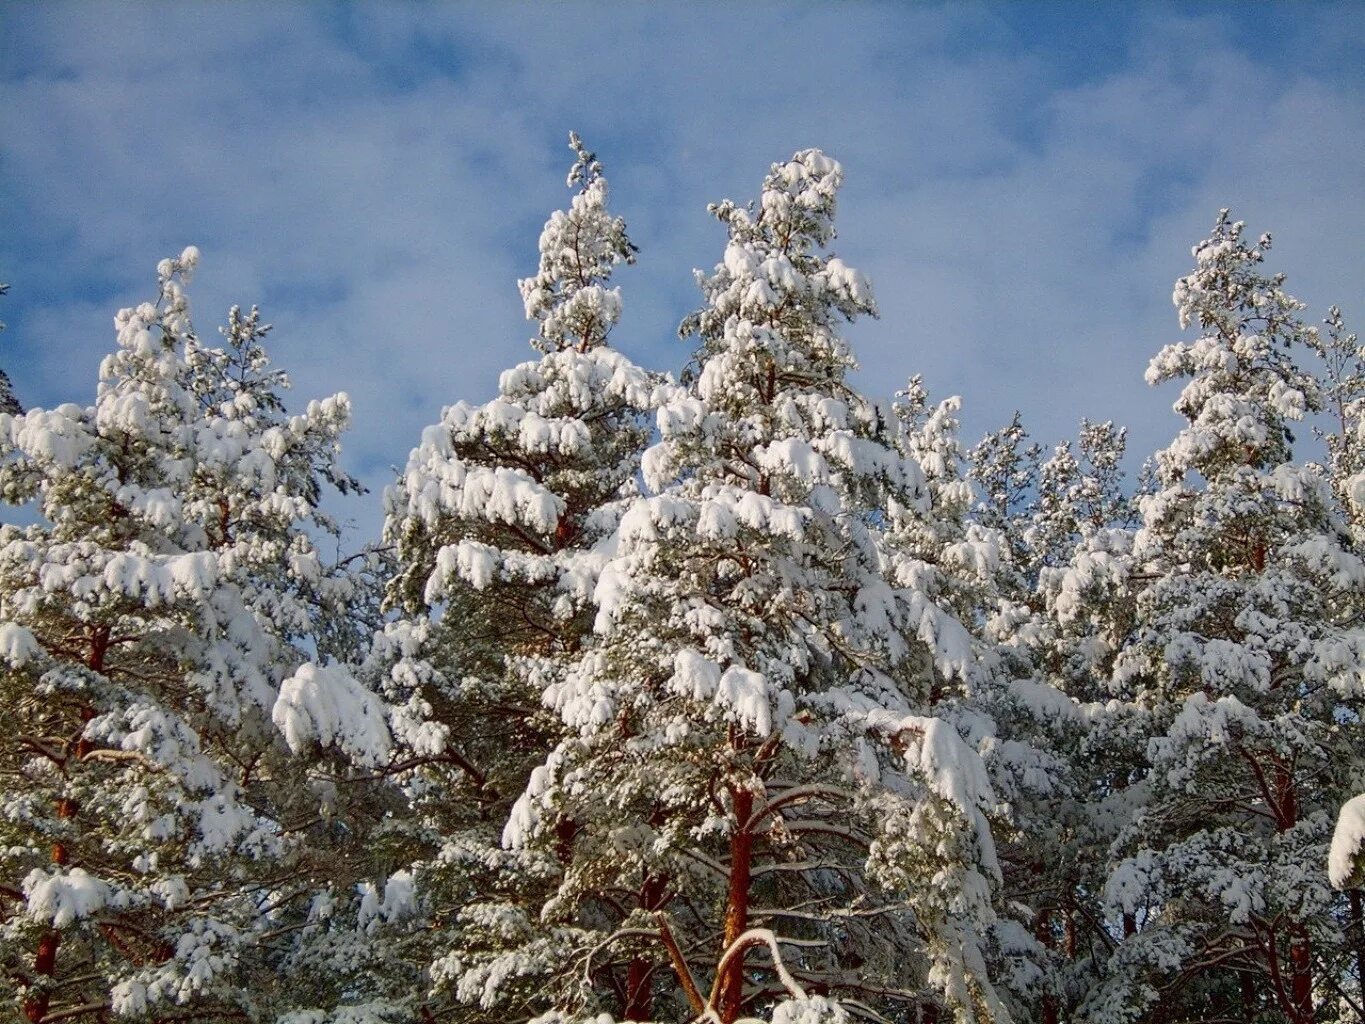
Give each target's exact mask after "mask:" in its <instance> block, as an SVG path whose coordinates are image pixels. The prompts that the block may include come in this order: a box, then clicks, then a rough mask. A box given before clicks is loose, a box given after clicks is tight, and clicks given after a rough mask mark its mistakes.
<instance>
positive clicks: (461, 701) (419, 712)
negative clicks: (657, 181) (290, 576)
mask: <svg viewBox="0 0 1365 1024" xmlns="http://www.w3.org/2000/svg"><path fill="white" fill-rule="evenodd" d="M570 145H571V147H572V149H573V151H574V154H575V157H576V159H575V162H574V164H573V167H572V169H571V170H570V173H569V176H568V185H569V186H570V187H575V186H577V192H576V194H575V195H574V197H573V201H572V204H571V206H570V208H569V209H568V210H566V211H559V212H556V213H555V214H553V215H552V216H551V217H550V219H549V221H548V222H547V223H546V225H545V228H544V231H543V233H542V235H541V238H540V265H539V268H538V271H537V273H536V274H535V275H534V276H533V277H530V278H527V279H525V280H523V281H521V282H520V288H521V293H522V297H523V299H524V301H525V309H526V316H527V319H529V320H531V321H533V322H535V323H536V324H537V327H538V331H537V336H536V337H535V338H534V339H533V340H532V342H531V344H532V346H533V347H534V348H535V349H537V350H538V351H539V352H540V353H541V355H540V358H539V359H537V360H535V361H533V362H527V363H522V364H520V365H518V366H516V367H513V368H512V369H510V370H508V371H506V372H505V373H503V375H502V377H501V380H500V382H499V389H498V395H497V397H495V398H494V399H493V400H492V401H490V402H487V403H485V404H483V405H477V406H475V405H470V404H468V403H465V402H460V403H457V404H455V405H453V406H451V407H449V408H448V409H446V410H445V411H444V413H443V414H442V418H441V422H440V423H439V424H437V425H435V426H433V427H430V428H428V429H427V430H426V431H425V432H424V434H423V438H422V443H421V444H420V445H419V446H418V447H417V448H415V449H414V450H413V452H412V454H411V455H410V457H409V459H408V463H407V467H406V469H405V470H404V472H403V474H402V476H401V477H400V479H399V481H398V483H397V485H396V486H395V487H394V488H393V489H392V491H391V492H390V494H389V495H388V496H387V499H386V500H387V508H388V516H387V519H386V524H385V539H386V542H387V543H388V544H389V545H391V546H392V547H393V549H394V554H395V557H396V561H397V571H396V573H395V575H394V577H393V579H392V581H391V583H390V586H389V593H388V598H387V604H388V606H389V607H390V608H391V609H392V610H393V611H394V613H395V616H396V617H395V618H394V619H393V621H391V622H390V623H389V624H388V625H387V626H385V628H384V629H383V631H382V633H381V634H380V635H379V636H378V637H377V638H376V640H375V643H374V646H373V650H372V651H371V653H370V656H369V658H368V660H367V662H366V664H364V665H363V666H361V667H360V668H359V670H358V675H359V677H360V679H361V680H363V681H364V683H365V685H366V686H368V687H369V688H370V689H372V690H373V691H374V692H376V693H377V694H380V695H382V697H383V699H384V700H385V701H386V702H387V703H388V704H389V705H390V707H391V709H393V710H392V711H391V712H390V722H389V723H388V726H386V728H385V731H384V732H383V733H382V734H381V735H380V736H379V737H377V742H376V743H375V744H369V745H367V744H366V743H365V742H364V737H363V736H355V737H352V736H350V735H349V734H347V733H346V729H347V724H346V723H347V722H348V721H351V722H354V721H357V720H362V719H363V718H364V715H363V714H362V715H355V714H351V715H347V714H345V713H343V714H341V715H340V716H338V721H339V723H340V727H339V728H338V729H337V730H335V731H334V732H333V733H332V734H330V735H323V733H324V732H325V730H324V729H321V728H317V729H315V728H313V727H312V725H313V723H314V721H315V720H326V721H330V719H328V717H327V716H326V715H325V714H321V713H319V714H316V715H315V714H313V713H312V712H311V711H310V710H309V705H308V700H306V699H305V697H306V695H304V694H300V695H299V696H300V700H299V704H298V706H297V707H295V708H292V709H290V710H289V711H288V712H287V713H286V712H285V710H284V709H282V715H281V717H282V718H288V717H289V716H290V715H292V716H293V721H294V722H296V723H297V724H298V725H299V733H298V735H297V736H296V743H297V744H298V745H301V746H303V745H307V744H308V743H309V742H311V741H314V740H318V739H321V740H323V741H324V742H329V741H330V742H333V743H336V744H338V745H342V746H346V745H349V746H350V747H351V754H352V756H355V757H359V759H360V760H368V761H369V762H371V764H374V765H377V766H378V767H379V769H380V772H381V773H382V774H384V775H385V776H388V777H390V778H391V779H393V780H394V782H395V783H396V784H398V785H399V786H401V787H402V789H403V791H404V792H405V793H406V794H407V801H408V802H409V804H410V807H411V811H410V812H409V813H408V814H407V815H406V816H404V817H403V818H401V819H399V820H395V821H390V822H389V823H388V824H387V825H384V826H382V827H381V828H380V829H379V830H378V831H377V832H376V833H374V835H373V837H372V840H371V842H372V843H373V844H374V845H375V846H376V848H382V849H384V850H385V851H386V853H385V856H384V858H382V859H383V860H385V861H387V862H390V863H391V866H393V865H398V864H402V865H405V866H404V867H402V868H401V869H399V871H400V872H401V874H395V875H391V876H390V878H389V879H388V880H387V881H386V880H385V879H383V878H376V879H374V880H373V882H372V883H371V884H372V885H373V886H374V887H375V892H376V893H377V892H378V891H380V889H382V888H384V887H386V886H387V885H388V884H389V883H390V882H391V881H392V878H393V877H399V878H400V879H401V880H402V881H401V884H403V885H406V884H407V882H406V880H407V879H409V878H410V879H411V881H412V885H413V887H414V890H415V898H416V899H417V900H418V901H419V902H420V904H421V908H420V909H421V913H420V914H419V915H417V916H416V917H412V918H408V919H401V918H400V919H399V920H396V921H395V922H394V926H393V927H387V928H386V927H376V924H383V923H384V922H377V921H376V919H375V916H374V915H373V914H371V915H369V916H368V917H366V916H365V915H358V914H357V913H356V909H357V908H354V907H353V908H352V910H351V913H350V916H346V915H343V914H341V913H337V914H335V919H334V920H333V922H332V924H331V928H332V931H333V934H332V935H331V936H330V937H328V936H321V937H320V938H319V940H318V941H317V942H315V943H314V950H313V952H312V953H311V954H310V955H311V956H312V957H313V958H314V962H319V963H321V962H323V961H324V960H325V959H326V958H327V957H328V956H331V957H332V959H333V964H334V965H335V964H336V963H341V964H342V965H343V969H347V968H349V967H350V964H351V960H348V959H347V958H351V957H354V958H358V959H364V960H366V961H367V962H368V963H370V964H372V965H374V966H373V968H372V969H373V972H374V974H375V979H374V980H375V984H374V986H373V987H374V988H375V989H376V990H378V991H379V992H380V993H381V994H382V996H383V999H387V1000H389V1001H390V1003H391V1005H393V1006H394V1007H403V1006H407V1007H408V1009H407V1010H406V1011H404V1010H401V1009H398V1010H395V1011H394V1012H396V1013H400V1014H402V1013H404V1012H406V1013H408V1014H411V1013H412V1012H415V1010H414V1009H413V1006H414V1004H422V1005H423V1006H425V1007H426V1011H424V1012H429V1011H431V1008H432V1007H433V1006H435V1007H450V1006H451V1005H455V1006H459V1007H461V1009H460V1011H459V1012H460V1013H462V1014H467V1015H469V1017H470V1019H488V1020H493V1019H496V1020H503V1019H506V1016H507V1015H508V1014H514V1015H515V1014H518V1013H520V1014H523V1015H527V1016H529V1015H531V1014H532V1013H533V1012H535V1009H534V1008H535V1007H536V1006H537V1005H540V1003H541V1002H542V1001H543V992H542V983H543V976H544V975H545V973H546V972H547V971H549V970H551V969H555V968H558V967H560V966H561V963H560V960H561V956H562V950H560V949H559V948H557V945H556V940H555V939H554V937H553V936H550V937H549V938H538V937H534V936H532V933H533V932H534V929H535V927H536V925H537V916H538V912H539V905H540V903H542V902H543V901H544V900H545V899H546V898H548V896H549V895H550V894H552V892H553V885H554V882H553V878H554V875H555V873H556V872H557V870H558V867H559V865H558V861H557V860H556V859H555V858H554V857H553V856H549V857H540V856H537V855H533V854H529V853H524V852H521V851H507V850H504V849H503V848H502V846H501V837H502V829H503V825H504V823H505V822H506V820H507V817H508V814H509V811H510V807H511V803H512V801H513V800H514V799H515V798H516V797H517V796H518V795H519V794H520V793H521V792H522V790H523V789H524V788H525V786H526V784H527V780H528V777H529V776H530V773H531V770H532V768H533V767H534V766H535V765H536V764H537V763H538V762H539V761H540V760H541V759H542V758H543V757H544V756H545V755H546V753H547V752H548V751H549V750H550V749H551V748H552V747H553V746H554V744H555V742H556V741H557V740H558V738H559V737H560V736H561V735H562V733H563V731H564V730H563V727H562V726H561V724H560V723H559V720H558V718H557V717H556V716H554V715H553V714H551V713H550V712H549V711H548V710H547V709H545V708H543V707H542V706H541V701H540V696H541V692H542V690H543V688H544V687H545V686H546V685H547V684H548V680H549V679H551V678H553V677H554V676H555V673H556V672H557V671H558V667H557V666H560V665H561V663H562V662H563V660H564V659H566V658H569V657H571V656H573V655H574V654H575V653H576V652H578V651H579V650H580V648H581V647H582V646H583V644H584V641H585V638H587V637H588V636H589V635H590V632H591V624H592V618H593V608H592V595H593V590H594V587H595V585H596V582H597V578H598V573H599V571H600V569H601V566H602V565H603V563H604V562H605V560H606V558H607V554H606V549H607V547H608V546H609V545H608V542H609V540H610V537H611V535H612V534H613V532H614V530H615V528H616V523H617V520H618V519H619V516H620V511H621V508H622V507H623V506H622V502H623V501H624V500H625V499H627V498H628V497H630V496H631V495H632V494H634V492H635V488H636V476H637V474H638V470H639V460H640V453H641V451H642V450H643V449H644V447H645V443H646V439H647V430H648V425H647V422H646V416H647V414H648V413H649V412H650V411H651V410H652V408H653V404H654V401H655V391H656V390H657V389H659V388H660V387H663V386H665V385H664V382H663V381H662V380H661V379H659V378H658V377H656V376H655V375H653V374H651V373H648V372H646V371H644V370H642V369H640V368H639V367H637V366H635V365H634V364H633V363H632V362H631V361H630V360H629V359H628V358H626V357H625V356H624V355H622V354H621V353H620V352H618V351H615V350H614V349H613V348H611V347H610V345H609V343H608V342H609V336H610V335H611V333H612V331H613V328H614V327H615V325H616V324H617V322H618V321H619V319H620V315H621V308H622V306H621V295H620V289H619V288H609V287H608V283H609V281H610V278H611V275H612V273H613V271H614V270H615V269H616V268H617V267H619V266H621V265H622V264H629V263H633V262H634V259H635V253H636V249H635V246H634V245H633V244H632V243H631V242H630V239H629V237H628V236H627V233H626V228H625V223H624V221H623V220H622V219H621V218H619V217H617V216H614V215H613V214H611V213H610V212H609V210H608V208H607V194H608V190H607V180H606V178H605V177H604V176H603V173H602V167H601V164H600V162H599V161H598V160H597V158H596V157H595V156H594V154H592V153H591V152H589V151H588V150H587V149H586V148H585V147H584V145H583V143H582V142H581V140H580V139H579V138H578V136H577V135H571V136H570ZM332 685H333V689H334V690H336V691H344V692H347V693H351V694H352V695H353V697H354V698H355V700H360V699H362V698H360V697H359V696H357V694H358V691H355V690H353V689H352V687H353V686H354V685H356V684H354V683H351V682H349V681H346V680H333V681H332ZM355 700H353V701H352V703H354V702H355ZM390 731H391V734H392V735H390ZM362 732H363V730H362ZM367 746H369V747H377V749H367ZM547 886H548V888H547ZM337 900H338V903H340V902H342V901H343V900H344V894H338V896H337ZM390 916H396V915H390ZM405 924H407V925H409V926H410V927H408V928H407V930H406V931H405V930H404V925H405ZM347 929H350V931H349V932H348V931H347ZM523 936H532V938H531V941H530V942H529V943H526V944H522V943H521V942H520V941H519V939H520V938H521V937H523ZM329 942H330V943H331V952H330V953H328V952H327V949H328V943H329ZM386 943H387V944H386ZM361 946H364V947H367V949H366V952H365V953H364V954H362V953H361V952H359V947H361ZM385 957H387V958H389V959H390V960H391V961H397V962H400V963H404V964H408V965H410V966H409V969H407V970H393V969H392V968H393V965H392V964H390V965H388V968H389V975H388V977H387V978H385V977H384V976H383V975H384V971H385V966H386V965H384V964H382V963H378V961H379V960H380V959H382V958H385ZM332 969H335V966H333V968H332ZM404 990H406V992H404ZM481 1004H482V1005H483V1009H482V1010H481V1009H479V1007H480V1005H481ZM372 1005H373V1006H375V1007H378V1006H379V1005H380V1001H379V999H378V997H376V1001H375V1002H374V1003H372ZM403 1019H407V1018H406V1017H404V1018H403Z"/></svg>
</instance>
